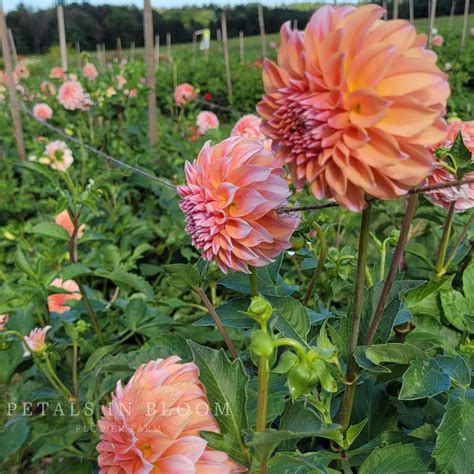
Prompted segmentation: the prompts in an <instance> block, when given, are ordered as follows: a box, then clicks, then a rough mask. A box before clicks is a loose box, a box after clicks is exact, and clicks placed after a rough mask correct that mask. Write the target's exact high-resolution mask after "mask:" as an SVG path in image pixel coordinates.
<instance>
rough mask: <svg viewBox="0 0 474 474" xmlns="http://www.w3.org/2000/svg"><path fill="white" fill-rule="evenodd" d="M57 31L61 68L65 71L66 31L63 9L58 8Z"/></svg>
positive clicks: (61, 7) (60, 6)
mask: <svg viewBox="0 0 474 474" xmlns="http://www.w3.org/2000/svg"><path fill="white" fill-rule="evenodd" d="M57 13H58V30H59V50H60V53H61V67H62V68H63V69H64V71H67V46H66V30H65V28H64V8H63V6H62V5H59V6H58V9H57Z"/></svg>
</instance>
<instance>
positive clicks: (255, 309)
mask: <svg viewBox="0 0 474 474" xmlns="http://www.w3.org/2000/svg"><path fill="white" fill-rule="evenodd" d="M248 312H249V313H250V314H251V315H252V316H254V319H256V320H257V321H258V322H262V323H264V322H265V321H268V320H269V319H270V317H271V315H272V313H273V308H272V305H271V304H270V303H269V302H268V301H267V300H266V299H265V298H263V297H262V296H260V295H259V296H254V297H253V298H252V302H251V303H250V306H249V309H248Z"/></svg>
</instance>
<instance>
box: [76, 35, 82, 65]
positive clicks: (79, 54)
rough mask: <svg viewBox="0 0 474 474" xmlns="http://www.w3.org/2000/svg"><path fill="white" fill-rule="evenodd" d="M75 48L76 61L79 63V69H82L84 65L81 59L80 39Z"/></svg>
mask: <svg viewBox="0 0 474 474" xmlns="http://www.w3.org/2000/svg"><path fill="white" fill-rule="evenodd" d="M75 49H76V63H77V67H78V68H79V69H81V67H82V59H81V45H80V44H79V41H76V46H75Z"/></svg>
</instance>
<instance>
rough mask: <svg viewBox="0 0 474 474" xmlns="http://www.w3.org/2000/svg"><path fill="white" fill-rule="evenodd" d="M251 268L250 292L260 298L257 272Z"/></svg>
mask: <svg viewBox="0 0 474 474" xmlns="http://www.w3.org/2000/svg"><path fill="white" fill-rule="evenodd" d="M249 268H250V273H249V279H250V291H251V293H252V296H258V285H257V271H256V268H255V267H252V266H250V265H249Z"/></svg>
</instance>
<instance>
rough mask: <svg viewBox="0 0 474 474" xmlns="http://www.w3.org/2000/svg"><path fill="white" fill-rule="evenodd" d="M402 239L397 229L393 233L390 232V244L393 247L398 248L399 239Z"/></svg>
mask: <svg viewBox="0 0 474 474" xmlns="http://www.w3.org/2000/svg"><path fill="white" fill-rule="evenodd" d="M399 238H400V231H399V230H397V229H395V230H392V232H390V237H389V241H388V243H389V244H390V245H391V246H392V247H396V246H397V244H398V239H399Z"/></svg>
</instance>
